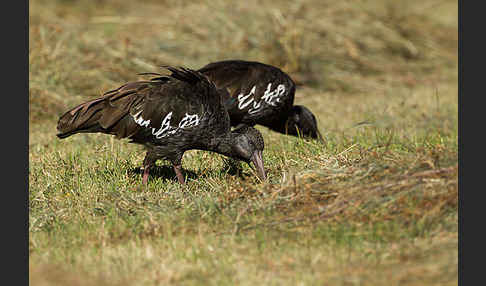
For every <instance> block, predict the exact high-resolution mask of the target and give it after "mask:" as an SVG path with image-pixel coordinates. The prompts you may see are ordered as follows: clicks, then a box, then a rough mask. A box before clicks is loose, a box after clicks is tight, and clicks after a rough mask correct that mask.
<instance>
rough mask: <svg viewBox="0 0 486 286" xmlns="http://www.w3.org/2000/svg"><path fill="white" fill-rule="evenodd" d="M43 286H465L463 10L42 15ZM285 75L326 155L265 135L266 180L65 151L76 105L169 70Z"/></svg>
mask: <svg viewBox="0 0 486 286" xmlns="http://www.w3.org/2000/svg"><path fill="white" fill-rule="evenodd" d="M29 9H30V27H29V42H30V47H29V64H30V70H29V75H30V78H29V79H30V89H29V98H30V118H29V119H30V120H29V121H30V127H29V128H30V131H29V134H30V137H29V150H30V152H29V184H30V190H29V211H30V216H29V233H30V239H29V244H30V247H29V250H30V257H29V258H30V259H29V272H30V283H31V284H32V285H66V284H72V285H167V284H170V285H173V284H183V285H201V284H203V285H206V284H209V285H235V284H237V285H250V284H251V285H255V284H264V285H296V284H297V285H322V284H330V285H457V259H458V256H457V250H458V248H457V242H458V239H457V233H458V232H457V228H458V222H457V209H458V199H457V195H458V182H457V168H458V167H457V143H458V142H457V131H458V126H457V121H458V119H457V93H458V87H457V2H454V1H415V0H414V1H393V2H390V1H385V0H369V1H341V2H335V1H334V2H331V1H316V0H306V1H304V0H299V1H283V0H276V1H271V2H267V1H264V2H263V3H262V1H253V0H250V1H247V2H241V1H238V2H236V1H235V2H231V1H222V0H221V1H220V0H216V1H205V0H204V1H199V2H196V1H172V0H166V1H144V4H143V5H142V4H139V3H137V2H133V1H109V0H99V1H93V2H84V1H60V0H59V1H43V0H36V1H30V5H29ZM229 58H239V59H247V60H257V61H262V62H266V63H270V64H274V65H277V66H280V67H282V69H284V70H285V71H287V72H288V73H289V74H291V76H292V77H293V78H294V79H295V80H296V81H297V82H298V83H299V87H298V89H297V94H296V104H303V105H306V106H308V107H309V108H310V109H311V110H312V111H313V112H314V113H315V114H316V116H317V117H318V120H319V126H320V128H321V132H322V133H323V135H324V136H325V138H326V143H325V144H318V143H316V142H313V141H306V140H301V139H298V138H290V137H286V136H282V135H279V134H276V133H272V132H270V131H269V130H267V129H265V128H260V127H259V129H260V130H261V131H262V133H263V135H264V138H265V143H266V144H265V145H266V149H265V152H264V158H265V163H266V169H267V171H268V177H269V180H268V182H266V183H264V184H260V183H258V181H257V180H256V179H254V178H253V176H252V173H251V170H250V169H249V168H247V167H246V166H243V167H242V170H241V173H240V174H237V175H232V174H229V173H228V168H227V164H225V162H224V159H223V157H222V156H220V155H217V154H211V153H208V152H202V151H190V152H188V153H187V154H186V155H185V156H184V161H183V167H184V169H185V170H186V174H187V175H188V179H189V183H188V184H187V186H185V187H181V186H179V185H178V184H177V182H176V180H175V179H174V173H173V171H172V170H170V169H169V168H166V167H164V164H165V163H164V162H159V163H158V164H159V166H158V167H157V168H156V170H155V172H154V175H153V176H151V178H150V180H149V185H148V186H147V187H143V186H142V185H141V174H140V171H139V166H140V164H141V162H142V160H143V155H144V153H143V151H142V149H141V148H140V147H138V146H133V145H129V144H127V143H126V142H120V141H116V140H113V139H112V138H110V137H109V136H106V135H101V134H100V135H96V134H95V135H77V136H73V137H72V138H69V139H66V140H63V141H60V140H58V139H57V138H56V137H55V125H56V120H57V118H58V116H59V115H60V113H61V112H63V111H64V110H65V109H66V108H68V107H70V106H72V105H74V104H77V103H79V102H81V101H82V100H85V99H88V98H92V97H95V96H98V95H99V94H100V93H102V92H104V91H107V90H109V89H112V88H115V87H118V86H119V85H120V84H122V83H123V82H125V81H128V80H134V79H136V73H139V72H147V71H158V68H157V66H159V65H162V64H171V65H185V66H188V67H192V68H198V67H201V66H203V65H204V64H206V63H208V62H211V61H216V60H222V59H229Z"/></svg>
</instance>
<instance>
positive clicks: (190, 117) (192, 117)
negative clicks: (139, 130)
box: [132, 111, 200, 139]
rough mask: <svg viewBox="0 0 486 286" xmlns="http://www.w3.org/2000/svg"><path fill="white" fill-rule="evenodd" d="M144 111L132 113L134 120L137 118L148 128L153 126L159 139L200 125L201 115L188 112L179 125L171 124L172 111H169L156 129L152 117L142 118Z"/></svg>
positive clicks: (137, 121)
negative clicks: (151, 120) (152, 124)
mask: <svg viewBox="0 0 486 286" xmlns="http://www.w3.org/2000/svg"><path fill="white" fill-rule="evenodd" d="M141 113H142V111H140V112H138V113H137V114H135V115H132V117H133V120H135V123H137V124H138V125H140V126H142V127H146V128H151V129H152V135H154V136H155V138H157V139H161V138H164V137H167V136H169V135H173V134H175V133H177V132H178V131H180V130H181V129H186V128H189V127H194V126H197V125H199V123H200V121H199V116H198V115H197V114H187V113H186V115H185V116H184V117H183V118H182V119H181V121H180V122H179V124H178V125H177V127H174V126H172V125H170V120H171V118H172V111H171V112H169V113H167V115H166V116H165V117H164V120H162V124H160V128H159V129H155V128H153V127H150V119H149V120H145V119H143V118H142V116H141V115H140V114H141Z"/></svg>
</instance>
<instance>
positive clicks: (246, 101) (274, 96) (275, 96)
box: [238, 83, 285, 114]
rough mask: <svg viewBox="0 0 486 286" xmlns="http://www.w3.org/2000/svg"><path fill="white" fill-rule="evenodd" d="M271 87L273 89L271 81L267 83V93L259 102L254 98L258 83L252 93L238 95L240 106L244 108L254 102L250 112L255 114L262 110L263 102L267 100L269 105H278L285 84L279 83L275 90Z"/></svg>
mask: <svg viewBox="0 0 486 286" xmlns="http://www.w3.org/2000/svg"><path fill="white" fill-rule="evenodd" d="M271 89H272V83H269V84H268V85H267V89H266V90H265V93H264V94H263V96H262V98H261V100H260V101H259V102H256V101H255V98H254V95H255V92H256V85H255V86H253V88H252V89H251V91H250V93H248V94H247V95H244V94H243V93H241V94H240V95H238V108H239V109H244V108H246V107H247V106H248V105H250V104H252V103H253V105H251V107H250V109H248V113H249V114H255V113H257V112H258V111H260V107H261V105H262V102H266V103H267V104H268V105H271V106H277V103H278V102H280V98H281V97H282V95H284V93H285V85H283V84H279V85H278V86H277V88H276V89H274V90H273V91H272V90H271Z"/></svg>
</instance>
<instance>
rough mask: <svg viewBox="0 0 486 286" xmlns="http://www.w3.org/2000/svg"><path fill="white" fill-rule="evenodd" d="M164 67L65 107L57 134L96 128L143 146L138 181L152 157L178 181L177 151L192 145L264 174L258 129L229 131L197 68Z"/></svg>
mask: <svg viewBox="0 0 486 286" xmlns="http://www.w3.org/2000/svg"><path fill="white" fill-rule="evenodd" d="M165 68H166V69H168V70H169V71H170V72H171V74H170V75H161V74H158V73H148V74H151V75H152V76H155V77H153V78H151V79H149V80H144V81H135V82H129V83H126V84H124V85H122V86H121V87H119V88H117V89H115V90H112V91H108V92H106V93H105V94H103V96H102V97H99V98H96V99H93V100H90V101H87V102H85V103H82V104H80V105H78V106H76V107H74V108H72V109H70V110H68V111H67V112H66V113H64V114H63V115H62V116H61V117H60V119H59V121H58V125H57V130H58V131H59V132H58V134H57V136H58V137H59V138H61V139H62V138H66V137H69V136H71V135H73V134H77V133H96V132H100V133H105V134H111V135H115V136H116V138H117V139H122V138H127V139H129V140H130V143H137V144H141V145H143V146H145V147H146V149H147V153H146V155H145V159H144V161H143V167H144V172H143V180H142V182H143V183H144V184H146V183H147V180H148V176H149V170H150V168H151V167H153V166H154V164H155V161H156V160H158V159H165V160H168V161H170V162H171V163H172V165H173V167H174V171H175V173H176V175H177V179H178V181H179V183H181V184H184V183H185V181H184V176H183V174H182V172H181V170H182V165H181V164H182V156H183V154H184V152H185V151H187V150H192V149H198V150H208V151H212V152H216V153H219V154H222V155H225V156H228V157H230V158H233V159H236V160H241V161H244V162H246V163H248V164H249V163H250V162H252V163H253V164H254V166H255V169H256V173H257V175H258V177H259V178H260V179H262V180H265V178H266V174H265V170H264V166H263V158H262V151H263V148H264V142H263V137H262V135H261V133H260V132H259V131H258V130H256V129H255V128H252V127H250V126H243V125H242V126H239V127H238V128H235V129H234V130H233V131H231V125H230V117H229V114H228V112H227V110H226V109H225V107H224V104H223V101H222V98H221V95H220V93H219V92H218V91H217V89H216V87H215V85H214V84H213V83H212V82H211V81H210V80H208V78H207V77H205V76H204V75H203V74H202V73H200V72H198V71H195V70H191V69H187V68H183V67H179V68H176V67H165Z"/></svg>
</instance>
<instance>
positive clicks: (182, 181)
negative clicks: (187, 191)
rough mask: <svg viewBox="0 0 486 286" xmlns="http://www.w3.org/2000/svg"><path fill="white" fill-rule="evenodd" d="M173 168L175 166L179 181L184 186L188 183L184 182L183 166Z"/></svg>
mask: <svg viewBox="0 0 486 286" xmlns="http://www.w3.org/2000/svg"><path fill="white" fill-rule="evenodd" d="M173 166H174V171H175V173H176V175H177V180H179V183H181V184H182V185H184V184H185V183H186V182H184V176H183V175H182V165H181V164H179V165H176V164H174V165H173Z"/></svg>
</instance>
